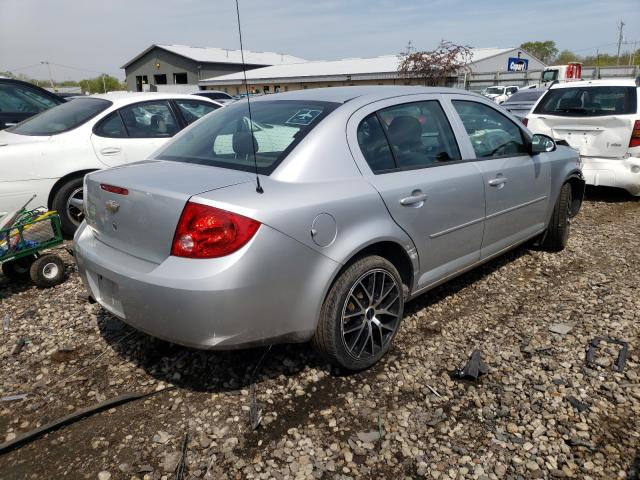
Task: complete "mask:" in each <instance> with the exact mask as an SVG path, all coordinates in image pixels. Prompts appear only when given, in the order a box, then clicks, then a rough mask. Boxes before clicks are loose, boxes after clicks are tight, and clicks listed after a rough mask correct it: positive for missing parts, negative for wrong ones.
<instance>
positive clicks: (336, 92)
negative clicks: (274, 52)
mask: <svg viewBox="0 0 640 480" xmlns="http://www.w3.org/2000/svg"><path fill="white" fill-rule="evenodd" d="M421 93H423V94H429V93H430V94H438V93H449V94H458V95H459V94H469V95H474V96H475V95H477V94H475V93H471V92H467V91H466V90H461V89H457V88H444V87H419V86H418V87H414V86H395V85H371V86H353V87H330V88H309V89H305V90H294V91H291V92H283V93H273V94H270V95H263V96H260V97H253V96H252V97H251V101H252V102H264V101H270V100H302V101H320V102H334V103H346V102H348V101H350V100H353V99H355V98H358V99H362V100H367V101H371V102H375V101H377V100H384V99H385V98H392V97H398V96H402V95H416V94H421Z"/></svg>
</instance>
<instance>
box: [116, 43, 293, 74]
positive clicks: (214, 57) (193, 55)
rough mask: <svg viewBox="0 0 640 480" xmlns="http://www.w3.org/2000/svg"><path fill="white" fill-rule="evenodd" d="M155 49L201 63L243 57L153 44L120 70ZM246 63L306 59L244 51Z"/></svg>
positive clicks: (211, 49)
mask: <svg viewBox="0 0 640 480" xmlns="http://www.w3.org/2000/svg"><path fill="white" fill-rule="evenodd" d="M154 48H161V49H163V50H166V51H168V52H171V53H175V54H176V55H180V56H181V57H185V58H188V59H190V60H194V61H196V62H200V63H233V64H241V63H242V57H241V55H240V50H228V49H225V48H217V47H190V46H188V45H157V44H153V45H151V46H149V47H148V48H147V49H145V50H144V51H143V52H141V53H139V54H138V55H136V56H135V57H134V58H132V59H131V60H129V61H128V62H127V63H125V64H124V65H123V66H122V67H120V68H127V67H128V66H129V65H131V64H132V63H133V62H135V61H136V60H138V59H139V58H141V57H143V56H145V55H146V54H147V53H149V52H150V51H151V50H153V49H154ZM244 61H245V63H246V64H247V65H280V64H284V63H291V62H304V61H305V60H304V58H299V57H294V56H292V55H285V54H282V53H275V52H252V51H249V50H245V51H244Z"/></svg>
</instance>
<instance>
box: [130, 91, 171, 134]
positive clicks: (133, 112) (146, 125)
mask: <svg viewBox="0 0 640 480" xmlns="http://www.w3.org/2000/svg"><path fill="white" fill-rule="evenodd" d="M120 117H121V118H122V121H123V122H124V125H125V127H126V128H127V132H128V133H129V137H132V138H165V137H173V136H174V135H175V134H176V133H177V132H178V130H180V129H179V128H178V122H177V121H176V118H175V116H174V115H173V112H172V111H171V107H170V106H169V102H168V101H166V100H163V101H157V102H145V103H137V104H134V105H129V106H127V107H123V108H121V109H120Z"/></svg>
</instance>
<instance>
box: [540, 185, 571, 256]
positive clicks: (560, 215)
mask: <svg viewBox="0 0 640 480" xmlns="http://www.w3.org/2000/svg"><path fill="white" fill-rule="evenodd" d="M571 203H572V202H571V184H570V183H565V184H564V185H562V188H561V189H560V194H559V195H558V199H557V200H556V205H555V207H554V208H553V213H552V214H551V221H550V222H549V226H548V227H547V230H546V232H545V233H544V239H543V240H542V244H541V246H542V248H543V249H545V250H549V251H551V252H560V251H562V250H564V248H565V247H566V246H567V242H568V241H569V232H570V230H571Z"/></svg>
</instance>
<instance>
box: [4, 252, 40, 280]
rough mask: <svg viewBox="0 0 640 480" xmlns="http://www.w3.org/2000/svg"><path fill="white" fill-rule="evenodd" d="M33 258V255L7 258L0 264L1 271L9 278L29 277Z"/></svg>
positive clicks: (21, 278)
mask: <svg viewBox="0 0 640 480" xmlns="http://www.w3.org/2000/svg"><path fill="white" fill-rule="evenodd" d="M35 260H36V256H35V255H29V256H26V257H22V258H19V259H17V260H9V261H8V262H4V263H3V264H2V273H4V274H5V276H6V277H7V278H10V279H11V280H26V279H28V278H29V270H30V268H31V265H32V264H33V262H34V261H35Z"/></svg>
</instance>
